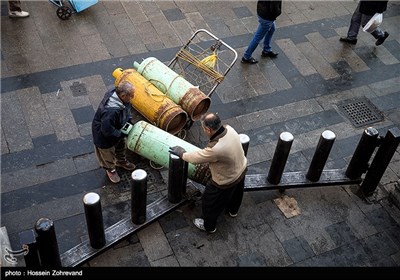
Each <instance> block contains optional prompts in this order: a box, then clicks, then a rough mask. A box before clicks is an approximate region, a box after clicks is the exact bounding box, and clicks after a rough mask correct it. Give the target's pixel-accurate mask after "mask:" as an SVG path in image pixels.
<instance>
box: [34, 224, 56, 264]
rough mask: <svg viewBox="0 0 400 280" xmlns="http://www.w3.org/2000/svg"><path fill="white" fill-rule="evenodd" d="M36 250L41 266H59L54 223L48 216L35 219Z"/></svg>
mask: <svg viewBox="0 0 400 280" xmlns="http://www.w3.org/2000/svg"><path fill="white" fill-rule="evenodd" d="M35 230H36V233H37V235H38V236H37V241H38V250H39V255H40V261H41V264H42V266H43V267H61V258H60V253H59V250H58V243H57V238H56V232H55V229H54V223H53V221H52V220H50V219H48V218H40V219H39V220H37V221H36V224H35Z"/></svg>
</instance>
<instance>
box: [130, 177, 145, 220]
mask: <svg viewBox="0 0 400 280" xmlns="http://www.w3.org/2000/svg"><path fill="white" fill-rule="evenodd" d="M131 186H132V188H131V220H132V222H133V223H134V224H143V223H144V222H145V221H146V206H147V172H146V171H144V170H143V169H136V170H135V171H133V172H132V184H131Z"/></svg>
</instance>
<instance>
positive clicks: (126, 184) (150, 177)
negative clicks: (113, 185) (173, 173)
mask: <svg viewBox="0 0 400 280" xmlns="http://www.w3.org/2000/svg"><path fill="white" fill-rule="evenodd" d="M135 164H136V168H137V169H138V168H140V169H143V170H144V171H146V173H147V187H148V190H147V192H148V193H152V192H153V191H155V188H156V185H157V184H161V183H164V180H163V178H162V176H161V175H160V172H159V171H158V170H155V169H153V168H151V167H149V166H147V163H145V162H137V163H135ZM117 171H118V174H119V176H120V177H121V181H120V182H119V183H118V187H119V188H120V189H121V190H129V191H130V189H131V182H132V171H127V170H125V169H122V168H119V167H118V168H117Z"/></svg>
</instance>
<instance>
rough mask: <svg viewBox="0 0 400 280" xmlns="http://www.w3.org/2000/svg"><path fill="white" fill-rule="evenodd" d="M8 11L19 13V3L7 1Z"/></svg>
mask: <svg viewBox="0 0 400 280" xmlns="http://www.w3.org/2000/svg"><path fill="white" fill-rule="evenodd" d="M8 5H9V9H10V11H12V12H21V1H8Z"/></svg>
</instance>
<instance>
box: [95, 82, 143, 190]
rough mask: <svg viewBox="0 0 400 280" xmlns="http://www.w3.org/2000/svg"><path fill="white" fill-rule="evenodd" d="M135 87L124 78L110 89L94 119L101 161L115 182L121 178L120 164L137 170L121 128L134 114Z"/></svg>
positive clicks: (96, 143) (96, 148) (97, 154)
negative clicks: (131, 160) (117, 168)
mask: <svg viewBox="0 0 400 280" xmlns="http://www.w3.org/2000/svg"><path fill="white" fill-rule="evenodd" d="M134 94H135V88H134V86H133V85H132V84H130V83H129V82H121V83H120V84H119V85H118V86H117V87H116V88H115V89H113V90H111V91H109V92H107V93H106V94H105V96H104V98H103V100H102V101H101V102H100V105H99V107H98V109H97V111H96V114H95V115H94V118H93V121H92V135H93V142H94V146H95V147H94V148H95V153H96V157H97V161H98V162H99V165H100V166H101V167H102V168H104V169H105V171H106V173H107V176H108V178H109V179H110V181H111V182H113V183H118V182H120V181H121V178H120V177H119V175H118V173H117V170H116V168H115V167H116V166H119V167H122V168H124V169H126V170H134V169H135V165H134V164H133V163H131V162H129V161H128V160H127V159H126V136H127V134H126V133H125V132H124V130H121V129H122V128H123V127H124V125H125V124H126V123H127V122H130V120H131V118H132V113H131V109H132V105H131V103H130V100H131V99H132V98H133V97H134Z"/></svg>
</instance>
